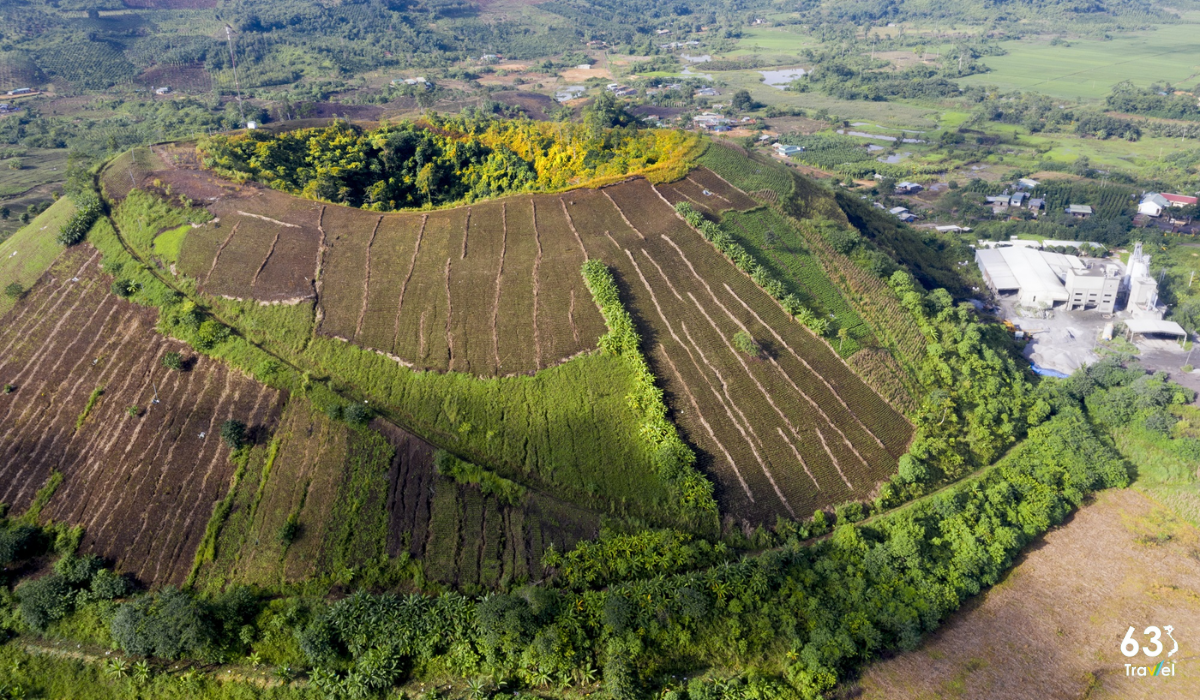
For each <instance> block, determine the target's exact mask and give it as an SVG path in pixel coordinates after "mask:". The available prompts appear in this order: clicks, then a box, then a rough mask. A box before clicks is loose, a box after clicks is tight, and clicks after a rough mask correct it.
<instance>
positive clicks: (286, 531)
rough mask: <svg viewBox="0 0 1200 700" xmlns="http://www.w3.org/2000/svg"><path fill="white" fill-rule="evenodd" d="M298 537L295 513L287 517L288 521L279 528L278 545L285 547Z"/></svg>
mask: <svg viewBox="0 0 1200 700" xmlns="http://www.w3.org/2000/svg"><path fill="white" fill-rule="evenodd" d="M299 535H300V521H299V519H298V518H297V517H296V514H295V513H292V514H291V515H289V516H288V519H287V520H286V521H285V522H284V523H283V525H281V526H280V527H279V544H281V545H283V546H284V547H287V546H288V545H290V544H291V543H292V542H295V541H296V537H298V536H299Z"/></svg>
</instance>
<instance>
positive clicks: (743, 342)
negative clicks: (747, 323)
mask: <svg viewBox="0 0 1200 700" xmlns="http://www.w3.org/2000/svg"><path fill="white" fill-rule="evenodd" d="M733 347H735V348H737V349H738V351H740V352H744V353H746V354H747V355H749V356H750V357H758V356H759V354H760V353H761V352H762V351H761V349H760V348H759V347H758V343H756V342H755V341H754V336H752V335H750V334H749V333H747V332H746V331H738V332H737V333H734V334H733Z"/></svg>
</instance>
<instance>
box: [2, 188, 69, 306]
mask: <svg viewBox="0 0 1200 700" xmlns="http://www.w3.org/2000/svg"><path fill="white" fill-rule="evenodd" d="M74 213H75V206H74V205H73V204H71V201H70V200H69V199H67V198H65V197H64V198H62V199H60V200H58V201H57V202H55V203H54V204H53V205H51V207H50V208H49V209H47V210H46V211H44V212H42V213H41V214H39V215H38V217H37V218H36V219H34V220H33V221H31V222H29V225H28V226H26V227H25V228H23V229H21V230H20V231H17V232H16V233H14V234H13V235H12V237H11V238H9V239H7V240H5V241H4V242H3V243H0V289H3V288H4V287H7V286H8V285H10V284H12V283H13V282H16V283H17V284H20V285H21V286H22V287H24V288H25V289H29V288H30V287H31V286H33V283H34V282H36V281H37V279H38V277H41V275H42V273H43V272H45V270H46V268H47V267H50V263H52V262H54V258H56V257H58V253H59V251H61V250H62V247H61V246H60V245H58V243H57V242H56V241H55V240H54V237H55V236H57V235H58V230H59V229H60V228H62V225H63V224H64V223H66V221H67V219H69V218H70V217H71V215H72V214H74ZM12 306H13V299H12V298H11V297H9V296H8V295H7V294H0V314H5V313H8V310H9V309H11V308H12Z"/></svg>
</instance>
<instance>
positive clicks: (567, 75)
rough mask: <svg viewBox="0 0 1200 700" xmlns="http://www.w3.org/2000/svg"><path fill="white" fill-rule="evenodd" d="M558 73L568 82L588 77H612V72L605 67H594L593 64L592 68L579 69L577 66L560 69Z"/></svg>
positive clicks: (581, 80) (577, 81)
mask: <svg viewBox="0 0 1200 700" xmlns="http://www.w3.org/2000/svg"><path fill="white" fill-rule="evenodd" d="M559 75H560V76H562V79H563V80H564V81H566V82H568V83H582V82H584V81H586V80H587V79H588V78H609V79H611V78H612V77H613V76H612V72H611V71H609V70H608V69H607V68H596V67H595V66H593V67H592V68H589V69H587V70H581V69H579V68H568V69H566V70H564V71H561V72H560V73H559Z"/></svg>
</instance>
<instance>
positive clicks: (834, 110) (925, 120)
mask: <svg viewBox="0 0 1200 700" xmlns="http://www.w3.org/2000/svg"><path fill="white" fill-rule="evenodd" d="M712 76H713V78H714V82H716V84H717V85H718V89H719V90H720V91H721V93H722V95H723V96H724V95H728V94H732V93H733V92H734V91H735V90H738V89H741V88H745V89H746V90H747V91H749V92H750V96H751V97H753V98H754V99H756V100H758V101H759V102H762V103H764V104H769V105H776V106H778V107H800V108H803V109H807V110H818V109H826V110H829V113H830V114H836V115H837V116H838V117H839V118H841V119H848V120H850V121H852V122H855V121H866V122H871V123H872V124H878V125H879V126H881V127H884V128H886V127H893V128H905V129H936V128H937V121H936V120H937V114H938V113H937V110H934V109H928V108H925V107H916V106H913V105H908V104H901V103H898V102H867V101H863V100H839V99H837V98H836V97H830V96H829V95H824V94H821V93H818V92H788V91H786V90H780V89H778V88H774V87H771V86H770V85H767V84H765V83H763V82H762V75H761V74H760V73H759V72H758V71H722V72H715V73H712ZM719 99H720V98H718V100H719Z"/></svg>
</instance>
